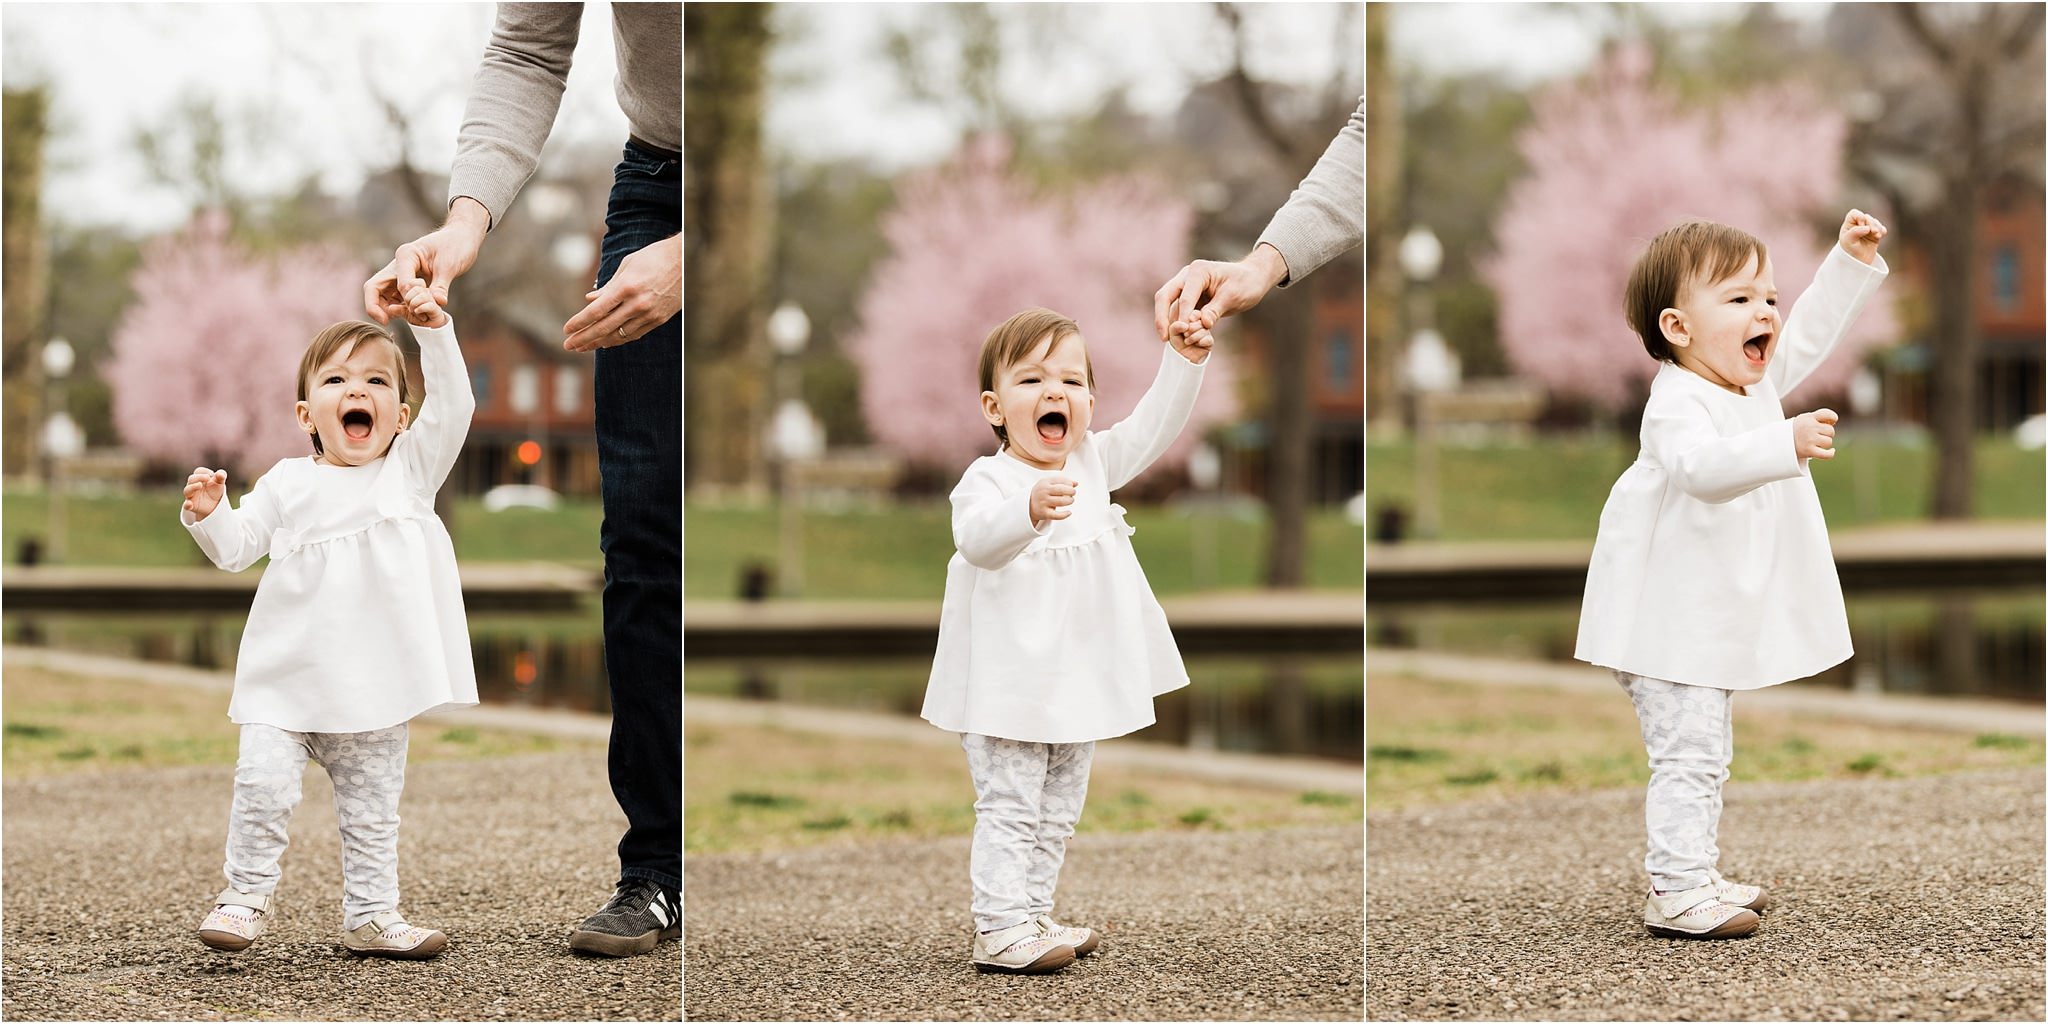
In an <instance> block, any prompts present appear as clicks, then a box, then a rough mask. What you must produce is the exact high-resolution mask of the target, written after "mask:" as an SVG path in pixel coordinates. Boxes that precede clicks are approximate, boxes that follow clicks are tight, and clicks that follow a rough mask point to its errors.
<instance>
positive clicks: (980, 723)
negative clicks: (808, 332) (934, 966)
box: [923, 309, 1215, 974]
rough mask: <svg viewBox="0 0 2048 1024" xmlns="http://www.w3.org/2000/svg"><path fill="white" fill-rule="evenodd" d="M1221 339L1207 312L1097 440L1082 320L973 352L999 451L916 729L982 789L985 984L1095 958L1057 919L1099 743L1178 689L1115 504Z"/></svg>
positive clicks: (965, 527) (1034, 316) (1138, 724)
mask: <svg viewBox="0 0 2048 1024" xmlns="http://www.w3.org/2000/svg"><path fill="white" fill-rule="evenodd" d="M1214 324H1215V317H1214V314H1204V315H1203V316H1202V318H1201V319H1200V320H1199V321H1197V322H1195V323H1193V324H1191V325H1189V326H1188V327H1187V328H1186V329H1176V330H1174V331H1172V332H1170V336H1169V338H1170V342H1171V344H1170V346H1168V347H1162V348H1161V350H1160V365H1159V375H1158V376H1157V377H1156V378H1154V379H1153V382H1152V387H1151V389H1150V390H1148V391H1147V392H1146V393H1145V396H1144V397H1143V398H1142V399H1140V400H1139V401H1138V404H1137V407H1136V408H1134V409H1132V410H1131V414H1130V415H1129V416H1128V417H1126V418H1125V419H1124V421H1123V422H1121V423H1118V424H1117V425H1116V426H1114V427H1111V428H1109V429H1107V430H1103V431H1100V432H1091V431H1090V430H1089V429H1088V427H1089V423H1090V421H1091V419H1092V418H1093V416H1094V412H1095V397H1094V395H1093V394H1091V392H1092V390H1093V388H1094V386H1095V379H1094V371H1093V368H1092V366H1091V364H1090V362H1089V359H1088V343H1087V341H1086V340H1085V339H1083V338H1082V337H1081V331H1080V327H1079V326H1078V325H1076V324H1075V323H1074V321H1072V320H1069V319H1067V318H1066V317H1064V316H1061V315H1060V314H1058V313H1055V312H1053V311H1051V310H1047V309H1028V310H1025V311H1024V312H1022V313H1018V314H1017V315H1015V316H1013V317H1011V318H1009V319H1008V320H1005V321H1003V323H1002V324H1001V325H999V326H998V327H996V329H995V330H993V331H991V332H990V333H989V335H988V338H987V339H986V340H985V341H983V342H982V346H981V413H982V416H983V418H985V419H987V420H988V423H989V426H990V427H992V428H994V430H995V434H996V440H997V442H998V448H997V451H996V453H995V454H994V455H985V456H983V457H981V458H979V459H976V460H975V461H974V463H973V464H972V465H970V466H968V468H967V472H966V473H965V474H964V475H963V476H962V477H961V478H960V483H959V485H958V486H956V487H954V488H953V494H952V503H953V542H954V545H955V546H956V547H957V548H958V553H956V554H955V555H954V556H953V558H952V561H951V562H950V563H948V565H947V566H946V599H945V604H944V608H943V610H942V611H941V613H940V618H939V645H938V651H937V653H936V655H935V656H934V657H933V659H932V674H931V681H930V683H929V684H928V686H927V688H926V690H925V700H924V712H923V714H924V717H925V719H927V720H928V721H930V722H931V723H932V724H933V725H936V726H938V727H939V728H941V729H946V730H948V731H951V732H957V733H960V734H961V737H960V745H961V746H962V747H963V748H965V750H966V752H967V769H968V772H969V774H970V775H971V776H972V777H973V779H974V792H975V801H974V845H973V850H972V853H971V855H970V858H969V874H970V876H971V879H972V881H973V891H974V897H973V903H972V907H973V913H974V925H975V937H974V943H973V949H972V953H971V957H970V959H971V960H972V962H973V964H974V966H975V967H976V968H977V969H980V970H983V971H996V972H1005V973H1014V974H1039V973H1045V972H1049V971H1056V970H1059V969H1060V968H1062V967H1065V966H1067V965H1068V964H1070V963H1072V962H1073V961H1074V958H1075V957H1077V956H1083V955H1086V954H1087V953H1090V952H1092V951H1093V950H1094V949H1095V948H1096V947H1097V946H1098V945H1099V944H1100V942H1101V940H1100V938H1099V937H1098V936H1097V935H1096V934H1095V933H1094V932H1093V931H1092V930H1090V929H1087V928H1070V927H1066V926H1064V925H1061V924H1060V923H1059V922H1057V921H1054V920H1053V919H1052V916H1051V915H1052V894H1053V887H1054V886H1055V885H1056V884H1057V883H1058V881H1059V871H1060V863H1061V860H1062V859H1063V857H1064V855H1065V851H1066V842H1067V838H1068V837H1069V836H1071V835H1073V833H1074V825H1075V823H1076V822H1078V821H1079V820H1080V818H1081V804H1082V802H1083V800H1084V799H1085V798H1086V796H1087V793H1088V766H1089V762H1090V759H1091V758H1092V757H1093V755H1094V753H1095V741H1096V740H1102V739H1109V738H1110V737H1113V736H1122V735H1124V734H1125V733H1128V732H1133V731H1135V730H1138V729H1142V728H1144V727H1146V726H1148V725H1151V724H1152V722H1153V716H1152V698H1153V697H1154V696H1156V695H1158V694H1161V693H1165V692H1167V691H1169V690H1175V689H1179V688H1180V687H1183V686H1186V685H1187V684H1188V674H1187V669H1186V668H1185V667H1183V666H1182V664H1181V660H1180V652H1179V650H1178V649H1176V648H1175V647H1174V643H1173V633H1172V631H1171V630H1169V629H1168V628H1167V625H1166V615H1165V613H1164V612H1162V611H1161V610H1160V607H1159V602H1158V601H1157V600H1156V599H1154V598H1153V596H1152V591H1151V588H1150V587H1149V586H1147V585H1146V583H1145V572H1144V570H1142V569H1140V568H1139V567H1138V559H1137V554H1136V552H1134V551H1133V550H1132V549H1131V542H1130V534H1131V527H1130V526H1129V525H1128V524H1126V523H1125V522H1124V510H1123V509H1122V508H1121V507H1119V506H1117V505H1113V504H1111V503H1110V501H1109V494H1110V492H1111V491H1114V490H1116V489H1117V488H1119V487H1121V486H1123V485H1124V483H1125V482H1126V481H1128V480H1130V479H1131V478H1132V477H1134V476H1136V475H1138V473H1139V472H1141V471H1142V470H1144V469H1145V467H1147V466H1149V465H1151V464H1152V461H1153V460H1154V459H1156V458H1158V457H1159V455H1160V453H1161V452H1163V451H1165V450H1166V448H1167V446H1168V445H1170V444H1172V443H1173V440H1174V438H1175V437H1176V436H1178V435H1179V434H1180V430H1181V427H1182V425H1184V424H1185V423H1186V422H1187V419H1188V414H1189V412H1190V411H1191V410H1192V409H1193V408H1194V402H1195V395H1196V393H1197V391H1198V390H1199V389H1200V387H1201V383H1202V372H1203V364H1204V363H1205V362H1206V360H1207V359H1208V356H1209V351H1210V349H1211V348H1212V347H1213V343H1214V339H1213V337H1212V336H1211V335H1210V334H1209V330H1208V329H1209V328H1210V327H1213V326H1214Z"/></svg>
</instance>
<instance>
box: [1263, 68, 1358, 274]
mask: <svg viewBox="0 0 2048 1024" xmlns="http://www.w3.org/2000/svg"><path fill="white" fill-rule="evenodd" d="M1364 239H1365V99H1364V97H1360V98H1359V100H1358V109H1357V110H1356V111H1354V112H1353V113H1352V115H1351V119H1350V120H1349V121H1346V122H1345V123H1344V127H1343V129H1342V130H1341V131H1339V132H1338V133H1337V137H1336V138H1335V139H1332V140H1330V147H1329V148H1328V149H1325V150H1324V151H1323V155H1322V158H1321V159H1319V160H1317V161H1316V165H1315V167H1314V168H1313V169H1311V170H1310V171H1309V172H1308V177H1306V178H1303V179H1301V184H1300V185H1298V186H1296V187H1295V190H1294V194H1293V195H1291V196H1288V197H1287V203H1286V205H1284V206H1282V207H1280V210H1279V212H1278V213H1275V214H1273V219H1272V220H1271V221H1269V222H1267V224H1266V230H1265V231H1263V232H1261V233H1260V234H1259V241H1260V242H1263V243H1265V244H1267V245H1270V246H1272V247H1273V248H1275V249H1278V250H1279V251H1280V256H1281V258H1282V259H1284V260H1286V261H1287V276H1286V277H1285V278H1282V279H1281V281H1280V286H1281V287H1282V288H1285V287H1287V286H1288V285H1290V284H1293V283H1294V282H1296V281H1299V280H1301V279H1302V278H1304V277H1307V276H1308V275H1309V274H1311V273H1313V272H1314V271H1315V269H1316V268H1317V267H1320V266H1322V265H1323V264H1325V263H1328V262H1330V261H1331V260H1332V259H1335V258H1336V257H1337V256H1339V255H1341V254H1343V253H1344V252H1345V251H1347V250H1349V249H1351V248H1352V247H1354V246H1356V245H1358V244H1359V243H1360V242H1362V241H1364ZM1253 248H1257V246H1253Z"/></svg>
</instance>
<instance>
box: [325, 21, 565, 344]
mask: <svg viewBox="0 0 2048 1024" xmlns="http://www.w3.org/2000/svg"><path fill="white" fill-rule="evenodd" d="M582 18H583V5H582V4H575V3H563V4H551V3H541V4H499V5H498V13H497V21H496V23H495V24H493V25H492V27H491V38H490V41H489V42H487V43H486V44H485V45H484V56H483V61H482V62H481V63H480V64H479V65H478V67H477V72H476V77H475V79H474V80H473V81H472V83H471V86H470V97H469V103H468V105H467V106H465V107H464V108H463V114H462V128H461V130H460V132H459V133H458V134H457V136H456V140H455V164H454V167H453V168H452V169H451V170H450V172H449V175H448V219H447V221H446V222H445V223H444V224H443V225H442V226H441V227H440V228H439V229H437V230H435V231H432V232H429V233H428V234H425V235H422V236H420V237H419V238H417V239H414V240H413V241H410V242H407V243H406V244H404V245H401V246H399V247H398V249H397V250H396V251H395V252H394V253H393V254H392V258H391V262H389V263H387V264H385V265H384V268H383V269H382V270H379V271H378V272H377V273H376V274H375V275H373V276H371V278H370V279H369V280H368V281H365V282H364V283H363V310H364V312H366V313H368V314H369V316H370V318H371V319H372V320H375V321H377V322H378V323H380V324H389V323H390V322H391V318H392V317H395V316H403V315H404V312H405V311H404V308H403V306H404V301H403V296H404V295H405V293H406V291H407V290H408V289H410V288H411V287H412V286H413V285H414V284H416V283H419V282H422V281H424V282H425V283H426V285H427V286H428V287H429V288H431V289H432V290H433V292H434V301H435V302H436V303H438V304H440V305H442V306H446V305H447V304H448V289H449V286H450V285H451V284H453V283H454V281H455V279H456V278H458V277H460V276H462V275H463V274H466V273H468V272H469V269H470V268H471V267H473V266H475V265H476V256H477V251H478V250H479V249H481V248H482V247H483V243H484V235H485V234H486V233H488V232H489V231H490V229H491V227H492V226H493V225H495V224H496V223H497V222H498V221H499V220H500V219H501V218H503V217H504V215H505V209H506V207H508V206H510V205H511V204H512V199H513V197H514V196H516V195H518V194H519V190H520V189H521V188H523V187H524V186H525V185H526V181H527V179H528V178H530V177H532V176H533V170H534V168H535V167H536V166H538V165H539V163H540V151H541V147H542V146H543V145H544V144H545V143H546V142H547V139H548V134H549V132H551V131H553V129H554V124H555V115H556V114H557V112H558V111H559V110H560V109H561V105H562V90H563V89H564V88H566V87H567V86H568V81H569V63H570V58H571V57H572V56H573V55H574V53H575V50H576V36H577V33H578V31H579V30H580V29H581V27H582Z"/></svg>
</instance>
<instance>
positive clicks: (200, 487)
mask: <svg viewBox="0 0 2048 1024" xmlns="http://www.w3.org/2000/svg"><path fill="white" fill-rule="evenodd" d="M227 496H228V471H227V470H225V469H207V468H206V467H205V466H201V467H199V468H198V469H195V470H193V471H192V475H191V476H189V477H186V478H185V511H187V512H190V513H192V520H193V521H194V522H197V521H199V520H201V519H204V518H206V517H207V516H210V515H212V514H213V510H214V509H216V508H218V507H220V503H221V499H223V498H225V497H227Z"/></svg>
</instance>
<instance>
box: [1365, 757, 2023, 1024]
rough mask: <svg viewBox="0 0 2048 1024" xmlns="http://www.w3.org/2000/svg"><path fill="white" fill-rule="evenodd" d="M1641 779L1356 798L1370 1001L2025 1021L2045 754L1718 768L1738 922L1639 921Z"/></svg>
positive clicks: (1690, 1015)
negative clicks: (1983, 762)
mask: <svg viewBox="0 0 2048 1024" xmlns="http://www.w3.org/2000/svg"><path fill="white" fill-rule="evenodd" d="M1642 799H1643V798H1642V794H1641V793H1640V792H1639V791H1632V790H1631V791H1613V792H1604V793H1597V794H1591V795H1582V796H1574V797H1565V798H1550V799H1541V800H1524V801H1521V802H1516V803H1494V804H1484V805H1464V806H1459V807H1453V808H1443V809H1430V810H1409V811H1400V812H1387V813H1384V814H1369V815H1368V816H1367V830H1368V835H1369V860H1368V866H1369V871H1368V877H1367V892H1368V899H1367V904H1366V905H1367V934H1368V936H1369V939H1368V942H1369V945H1368V949H1367V955H1368V966H1369V970H1370V973H1369V975H1368V978H1369V981H1368V984H1367V989H1366V1008H1367V1016H1368V1017H1369V1018H1370V1019H1375V1020H1380V1019H1410V1020H1423V1019H1444V1018H1471V1019H1482V1020H1483V1019H1496V1020H1516V1019H1520V1020H2027V1021H2038V1020H2042V1019H2043V1013H2042V1010H2043V1003H2042V979H2043V912H2044V911H2043V903H2042V883H2043V878H2042V875H2043V863H2044V860H2043V815H2042V807H2043V774H2042V770H2041V769H2040V768H2038V767H2034V768H2023V769H2014V770H2006V771H2000V772H1992V773H1982V774H1969V775H1949V776H1936V777H1929V778H1918V779H1895V780H1846V781H1822V782H1801V783H1757V784H1751V785H1745V784H1743V783H1742V782H1741V781H1739V780H1738V781H1736V782H1734V783H1733V784H1731V785H1730V787H1729V789H1728V793H1727V803H1726V809H1725V811H1724V813H1723V818H1722V829H1721V834H1722V840H1723V841H1722V850H1723V866H1724V867H1725V868H1727V869H1728V871H1729V873H1730V874H1731V875H1733V876H1734V877H1735V878H1736V879H1737V880H1739V881H1748V882H1752V883H1755V884H1760V885H1763V886H1765V887H1766V888H1767V889H1768V890H1769V892H1770V895H1771V899H1772V906H1771V907H1770V908H1769V909H1767V910H1766V911H1765V912H1764V924H1763V927H1762V928H1761V929H1760V930H1759V931H1758V932H1757V933H1756V935H1755V936H1753V937H1751V938H1747V939H1737V940H1729V941H1724V942H1698V941H1687V940H1675V939H1658V938H1653V937H1651V936H1650V935H1649V934H1648V933H1647V932H1645V931H1644V930H1643V927H1642V924H1641V916H1642V902H1643V896H1642V891H1643V890H1642V888H1641V887H1642V886H1643V885H1644V884H1645V883H1644V880H1643V877H1642V856H1643V843H1644V840H1643V833H1642Z"/></svg>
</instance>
